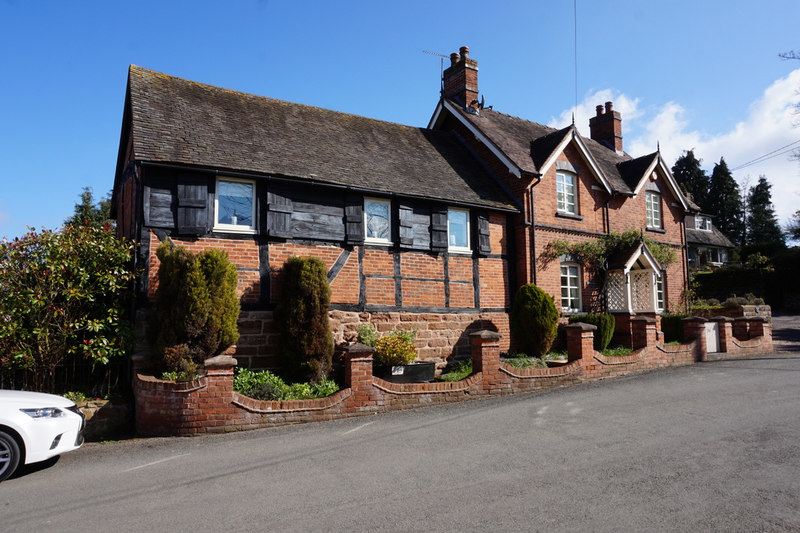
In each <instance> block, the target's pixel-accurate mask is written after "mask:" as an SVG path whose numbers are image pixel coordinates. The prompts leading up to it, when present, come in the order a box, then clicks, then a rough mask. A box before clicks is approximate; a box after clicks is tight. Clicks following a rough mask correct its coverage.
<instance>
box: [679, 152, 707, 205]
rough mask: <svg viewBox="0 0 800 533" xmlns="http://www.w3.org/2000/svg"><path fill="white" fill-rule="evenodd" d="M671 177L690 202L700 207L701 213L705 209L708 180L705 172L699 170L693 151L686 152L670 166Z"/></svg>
mask: <svg viewBox="0 0 800 533" xmlns="http://www.w3.org/2000/svg"><path fill="white" fill-rule="evenodd" d="M672 175H673V176H675V179H676V180H677V181H678V185H680V186H681V189H683V192H685V193H688V194H690V195H691V197H692V201H694V203H696V204H697V205H698V206H700V209H702V210H703V212H705V211H706V209H707V205H706V204H707V203H708V186H709V180H708V176H707V175H706V171H705V170H703V169H702V168H700V160H699V159H697V158H696V157H695V156H694V151H693V150H686V151H684V152H683V155H682V156H680V157H679V158H678V159H677V160H676V161H675V164H674V165H673V166H672Z"/></svg>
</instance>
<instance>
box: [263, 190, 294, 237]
mask: <svg viewBox="0 0 800 533" xmlns="http://www.w3.org/2000/svg"><path fill="white" fill-rule="evenodd" d="M293 212H294V208H293V206H292V200H291V198H288V197H286V196H285V195H284V193H279V192H275V191H271V192H269V193H267V235H269V236H270V237H279V238H282V239H291V238H292V213H293Z"/></svg>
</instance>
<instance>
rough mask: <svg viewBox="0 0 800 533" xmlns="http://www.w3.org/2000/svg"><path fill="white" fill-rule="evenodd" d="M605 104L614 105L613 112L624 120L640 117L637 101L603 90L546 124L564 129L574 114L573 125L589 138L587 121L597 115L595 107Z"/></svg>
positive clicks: (636, 99) (587, 97)
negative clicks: (611, 103)
mask: <svg viewBox="0 0 800 533" xmlns="http://www.w3.org/2000/svg"><path fill="white" fill-rule="evenodd" d="M606 102H613V103H614V110H615V111H619V112H620V114H621V115H622V117H623V118H624V119H625V120H634V119H637V118H639V117H640V116H641V115H642V112H641V111H640V110H639V99H638V98H631V97H629V96H627V95H624V94H622V93H619V92H616V91H613V90H612V89H603V90H600V91H595V92H593V93H591V94H589V95H587V96H586V97H585V98H584V99H583V101H582V102H581V103H579V104H578V107H577V108H575V109H567V110H565V111H562V112H561V114H559V115H558V116H557V117H553V118H551V119H550V121H549V122H548V123H547V125H548V126H550V127H551V128H559V129H560V128H564V127H566V126H568V125H569V124H572V113H573V112H574V113H575V125H576V126H578V131H580V132H581V135H583V136H586V137H588V136H589V119H590V118H591V117H593V116H595V115H596V114H597V112H596V111H595V108H596V106H598V105H605V103H606Z"/></svg>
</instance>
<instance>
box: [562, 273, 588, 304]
mask: <svg viewBox="0 0 800 533" xmlns="http://www.w3.org/2000/svg"><path fill="white" fill-rule="evenodd" d="M582 309H583V305H582V303H581V267H580V265H578V264H577V263H561V310H562V311H563V312H565V313H580V312H581V310H582Z"/></svg>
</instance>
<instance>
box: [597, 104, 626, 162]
mask: <svg viewBox="0 0 800 533" xmlns="http://www.w3.org/2000/svg"><path fill="white" fill-rule="evenodd" d="M595 109H596V110H597V116H595V117H592V118H590V119H589V134H590V137H591V138H592V139H594V140H595V141H597V142H599V143H601V144H603V145H605V146H606V147H608V148H610V149H611V150H614V151H615V152H622V116H620V114H619V111H614V104H613V103H611V102H610V101H609V102H606V104H605V108H604V107H603V106H602V105H598V106H597V107H596V108H595Z"/></svg>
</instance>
